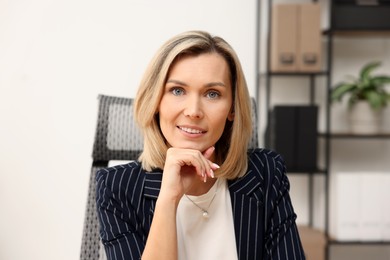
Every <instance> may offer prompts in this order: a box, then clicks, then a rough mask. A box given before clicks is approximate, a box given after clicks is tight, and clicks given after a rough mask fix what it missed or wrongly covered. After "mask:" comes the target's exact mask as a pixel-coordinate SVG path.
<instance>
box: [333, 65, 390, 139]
mask: <svg viewBox="0 0 390 260" xmlns="http://www.w3.org/2000/svg"><path fill="white" fill-rule="evenodd" d="M380 65H381V63H380V62H370V63H368V64H366V65H365V66H364V67H363V68H362V69H361V71H360V73H359V76H358V77H352V80H351V81H346V82H341V83H339V84H337V85H336V86H335V87H334V88H333V89H332V92H331V100H332V101H341V100H342V98H343V97H344V96H349V99H348V105H349V120H350V122H349V126H350V130H351V132H352V133H355V134H375V133H379V132H380V131H381V124H382V113H383V109H384V108H385V107H386V106H387V104H388V103H389V102H390V94H389V93H388V92H387V91H386V88H385V86H386V84H388V83H390V77H389V76H387V75H372V72H373V71H374V70H375V69H376V68H378V67H379V66H380Z"/></svg>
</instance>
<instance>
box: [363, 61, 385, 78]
mask: <svg viewBox="0 0 390 260" xmlns="http://www.w3.org/2000/svg"><path fill="white" fill-rule="evenodd" d="M380 65H381V62H379V61H374V62H370V63H368V64H367V65H365V66H364V67H363V68H362V70H361V71H360V80H361V81H362V82H366V81H368V80H369V78H370V75H371V72H372V71H373V70H374V69H376V68H377V67H379V66H380Z"/></svg>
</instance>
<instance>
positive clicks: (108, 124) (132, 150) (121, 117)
mask: <svg viewBox="0 0 390 260" xmlns="http://www.w3.org/2000/svg"><path fill="white" fill-rule="evenodd" d="M98 99H99V113H98V120H97V127H96V133H95V141H94V145H93V153H92V157H93V162H92V169H91V175H90V180H89V189H88V200H87V207H86V211H85V217H84V230H83V237H82V245H81V253H80V259H81V260H98V259H99V260H102V259H106V255H105V252H104V249H103V246H102V244H101V242H100V237H99V222H98V218H97V211H96V203H95V198H96V182H95V176H96V172H97V171H98V170H99V169H101V168H104V167H107V166H108V163H109V161H112V160H124V161H131V160H137V158H138V156H139V154H140V152H141V151H142V149H143V137H142V134H141V132H140V131H139V129H138V128H137V126H136V124H135V122H134V118H133V99H131V98H124V97H112V96H105V95H99V97H98ZM252 123H253V132H252V138H251V141H250V145H249V146H250V148H255V147H258V136H257V110H256V102H255V100H254V99H252Z"/></svg>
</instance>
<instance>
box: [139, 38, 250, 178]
mask: <svg viewBox="0 0 390 260" xmlns="http://www.w3.org/2000/svg"><path fill="white" fill-rule="evenodd" d="M205 53H217V54H220V55H221V56H222V57H223V58H224V59H225V60H226V62H227V64H228V66H229V69H230V79H231V82H232V96H233V111H234V120H233V121H229V120H226V125H225V129H224V132H223V134H222V136H221V138H220V139H219V140H218V142H217V143H216V145H215V148H216V149H215V156H216V161H215V162H216V163H217V164H219V165H220V166H221V168H220V169H219V170H217V171H216V175H217V176H218V177H223V178H226V179H234V178H237V177H240V176H242V175H244V174H245V172H246V170H247V167H248V158H247V149H248V143H249V140H250V138H251V133H252V123H251V104H250V102H251V100H250V96H249V93H248V88H247V85H246V81H245V77H244V74H243V71H242V67H241V64H240V61H239V59H238V57H237V54H236V53H235V51H234V50H233V48H232V47H231V46H230V45H229V44H228V43H227V42H226V41H225V40H223V39H222V38H220V37H217V36H211V35H210V34H209V33H207V32H203V31H189V32H184V33H181V34H179V35H177V36H175V37H173V38H172V39H170V40H168V41H167V42H166V43H165V44H164V45H163V46H161V48H160V49H159V50H158V51H157V53H156V54H155V56H154V57H153V59H152V60H151V62H150V63H149V65H148V67H147V69H146V71H145V73H144V76H143V78H142V80H141V83H140V86H139V89H138V92H137V96H136V98H135V103H134V114H135V118H136V121H137V123H138V124H139V126H140V128H141V130H142V132H143V135H144V150H143V152H142V154H141V155H140V157H139V160H140V161H141V163H142V167H143V168H144V169H145V170H146V171H152V170H153V169H155V168H159V169H163V168H164V164H165V159H166V153H167V150H168V148H169V144H167V142H166V140H165V138H164V136H163V134H162V133H161V130H160V126H159V118H158V107H159V104H160V101H161V98H162V95H163V90H164V87H165V83H166V80H167V76H168V73H169V69H170V67H171V65H172V64H173V63H174V62H175V61H177V60H178V59H180V58H182V57H183V56H197V55H200V54H205Z"/></svg>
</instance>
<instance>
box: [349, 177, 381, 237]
mask: <svg viewBox="0 0 390 260" xmlns="http://www.w3.org/2000/svg"><path fill="white" fill-rule="evenodd" d="M382 182H383V174H382V173H376V172H367V173H362V174H361V176H360V183H361V185H360V192H359V197H358V198H359V201H360V203H361V206H360V214H359V215H360V222H359V239H360V240H364V241H380V240H382V230H381V229H382V228H383V227H382V211H383V208H384V207H386V206H387V205H386V204H383V203H386V202H385V201H384V198H383V196H381V195H382V190H383V189H384V188H385V187H382ZM355 199H356V198H355ZM387 204H388V203H387Z"/></svg>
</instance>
